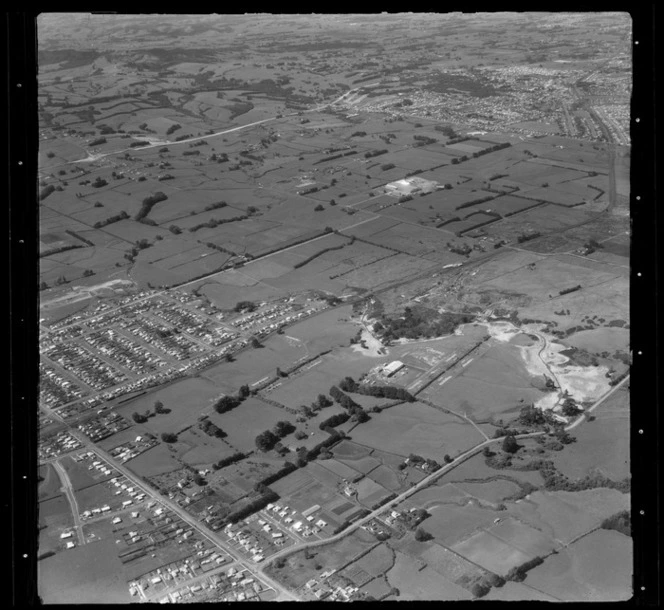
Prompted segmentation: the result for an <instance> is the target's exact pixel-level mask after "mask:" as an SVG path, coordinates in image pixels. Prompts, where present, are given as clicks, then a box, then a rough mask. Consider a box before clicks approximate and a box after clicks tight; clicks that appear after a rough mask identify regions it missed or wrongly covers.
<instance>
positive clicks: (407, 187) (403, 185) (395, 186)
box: [385, 177, 437, 196]
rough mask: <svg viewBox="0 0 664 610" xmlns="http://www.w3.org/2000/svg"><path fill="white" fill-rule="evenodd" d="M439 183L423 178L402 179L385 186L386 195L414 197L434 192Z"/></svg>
mask: <svg viewBox="0 0 664 610" xmlns="http://www.w3.org/2000/svg"><path fill="white" fill-rule="evenodd" d="M436 185H437V183H436V182H434V181H432V180H424V179H423V178H417V177H412V178H402V179H401V180H395V181H394V182H390V183H388V184H386V185H385V193H386V194H388V195H399V196H402V195H412V194H413V193H419V192H421V191H433V190H435V189H436Z"/></svg>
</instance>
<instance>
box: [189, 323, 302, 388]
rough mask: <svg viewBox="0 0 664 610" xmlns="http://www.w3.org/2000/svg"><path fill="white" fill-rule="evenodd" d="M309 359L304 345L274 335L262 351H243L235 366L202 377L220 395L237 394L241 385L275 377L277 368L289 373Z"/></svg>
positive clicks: (217, 368)
mask: <svg viewBox="0 0 664 610" xmlns="http://www.w3.org/2000/svg"><path fill="white" fill-rule="evenodd" d="M307 355H308V353H307V351H306V349H305V348H304V347H302V345H301V344H299V343H295V342H292V341H288V340H287V339H286V338H285V336H284V335H274V336H272V337H270V338H269V339H267V340H266V341H265V343H263V344H262V347H259V348H250V349H248V350H245V351H243V352H242V353H240V354H238V355H237V357H236V358H235V359H234V360H233V362H221V363H220V364H216V365H214V366H212V367H210V368H209V369H206V370H205V372H204V373H201V375H200V377H201V378H203V379H206V380H209V381H212V382H213V383H214V384H215V385H218V386H219V388H220V391H221V392H223V393H226V394H234V393H236V392H237V390H238V389H239V387H240V386H241V385H244V384H248V385H249V386H251V385H253V384H254V383H256V382H257V381H260V380H261V379H264V378H265V377H267V376H270V377H273V376H274V375H275V374H276V370H277V368H278V367H279V368H281V369H288V368H289V367H290V366H292V365H293V364H294V363H295V362H297V361H298V360H300V359H301V358H304V357H305V356H307Z"/></svg>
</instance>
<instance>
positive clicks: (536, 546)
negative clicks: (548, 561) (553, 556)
mask: <svg viewBox="0 0 664 610" xmlns="http://www.w3.org/2000/svg"><path fill="white" fill-rule="evenodd" d="M487 531H488V532H489V533H490V534H491V535H492V536H494V537H495V538H498V539H500V540H502V541H504V542H506V543H508V544H509V545H510V546H513V547H514V548H517V549H520V550H522V551H523V552H524V553H526V554H527V555H529V556H531V557H541V556H544V555H548V554H549V553H550V552H551V551H552V550H553V549H554V548H556V547H557V546H558V545H557V544H556V542H555V541H554V540H553V539H552V538H550V537H549V536H547V535H546V534H544V533H543V532H541V531H539V530H536V529H534V528H532V527H530V526H528V525H525V524H524V523H521V522H520V521H517V520H516V519H514V518H513V517H508V518H507V519H503V520H501V521H500V523H498V524H496V525H493V526H491V527H490V528H488V530H487Z"/></svg>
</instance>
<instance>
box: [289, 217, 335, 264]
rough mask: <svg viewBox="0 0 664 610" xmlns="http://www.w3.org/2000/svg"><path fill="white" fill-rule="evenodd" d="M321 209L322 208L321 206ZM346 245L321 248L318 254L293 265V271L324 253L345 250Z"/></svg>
mask: <svg viewBox="0 0 664 610" xmlns="http://www.w3.org/2000/svg"><path fill="white" fill-rule="evenodd" d="M321 209H323V208H322V206H321ZM347 245H348V244H340V245H338V246H331V247H329V248H323V249H322V250H319V251H318V252H315V253H314V254H312V255H311V256H308V257H307V258H305V259H303V260H301V261H299V262H297V263H295V264H294V265H293V269H299V268H300V267H304V265H306V264H307V263H310V262H311V261H312V260H314V259H316V258H318V257H319V256H321V255H323V254H325V253H326V252H331V251H332V250H341V249H342V248H345V247H346V246H347Z"/></svg>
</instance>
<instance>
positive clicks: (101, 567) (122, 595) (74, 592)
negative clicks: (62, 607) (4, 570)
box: [38, 538, 132, 604]
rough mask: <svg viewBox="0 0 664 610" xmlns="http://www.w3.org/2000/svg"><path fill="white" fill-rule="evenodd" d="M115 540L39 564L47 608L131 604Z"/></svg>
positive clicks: (61, 555) (42, 591)
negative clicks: (52, 606)
mask: <svg viewBox="0 0 664 610" xmlns="http://www.w3.org/2000/svg"><path fill="white" fill-rule="evenodd" d="M115 546H116V544H115V540H113V539H112V538H108V539H106V540H102V541H100V542H94V543H92V544H86V545H85V546H81V547H76V548H74V549H70V550H67V551H66V552H64V553H59V554H57V555H55V556H53V557H48V558H47V559H44V560H42V561H41V562H40V563H39V569H38V574H39V576H38V583H39V594H40V597H41V598H42V601H43V602H44V603H45V604H76V603H80V602H81V600H85V601H86V603H92V604H95V603H103V604H126V603H130V602H131V601H132V598H131V596H130V595H129V591H128V588H127V582H126V580H125V574H124V568H123V566H122V563H121V562H120V560H119V559H118V557H117V551H116V548H115Z"/></svg>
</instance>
